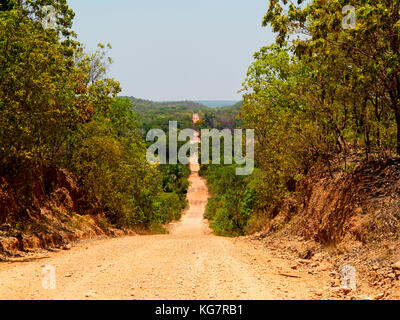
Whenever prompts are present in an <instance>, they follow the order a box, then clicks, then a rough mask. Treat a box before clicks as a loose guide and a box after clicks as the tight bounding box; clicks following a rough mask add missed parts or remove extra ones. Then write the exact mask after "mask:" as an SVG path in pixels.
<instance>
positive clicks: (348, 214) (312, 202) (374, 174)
mask: <svg viewBox="0 0 400 320" xmlns="http://www.w3.org/2000/svg"><path fill="white" fill-rule="evenodd" d="M296 189H297V196H296V197H293V198H291V199H287V200H286V201H285V202H284V203H283V205H281V206H280V208H279V211H278V212H279V214H277V216H276V217H275V218H274V219H273V220H272V222H271V223H270V224H269V231H271V230H274V231H276V230H277V229H279V228H281V227H282V226H289V228H285V229H287V230H286V231H288V232H291V233H295V234H296V235H300V236H302V237H304V238H305V239H306V240H315V241H317V242H319V243H323V244H328V245H333V246H335V245H337V244H338V243H340V242H342V241H344V240H355V241H360V242H363V243H367V242H371V241H376V240H382V239H395V238H399V237H400V159H390V160H369V161H361V160H359V161H354V162H351V163H349V162H348V163H347V166H346V169H344V166H343V165H341V164H340V163H338V164H336V166H334V167H333V166H332V165H331V166H330V167H328V166H326V165H317V166H315V167H314V168H313V169H312V170H310V172H309V173H308V174H307V176H306V177H305V179H303V180H302V181H300V182H298V183H297V186H296Z"/></svg>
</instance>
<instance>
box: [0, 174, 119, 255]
mask: <svg viewBox="0 0 400 320" xmlns="http://www.w3.org/2000/svg"><path fill="white" fill-rule="evenodd" d="M16 172H18V173H16V174H9V175H3V176H1V177H0V254H1V255H2V257H3V258H4V257H8V256H14V255H19V254H20V253H21V252H26V251H32V250H38V249H44V248H57V247H64V246H65V245H66V244H67V243H69V242H72V241H76V240H82V239H88V238H91V237H95V236H105V235H110V236H118V235H124V234H126V233H127V231H122V230H115V229H111V228H110V226H109V225H108V223H107V220H106V219H105V217H104V215H103V214H102V212H101V211H99V209H98V208H101V207H100V206H97V205H96V204H93V203H88V202H87V201H85V200H84V199H85V193H84V191H83V190H82V189H81V188H80V187H79V184H78V182H77V181H76V179H75V177H74V176H73V175H72V174H71V173H70V172H68V171H67V170H64V169H59V168H55V167H51V168H43V167H36V168H29V169H26V170H18V171H16Z"/></svg>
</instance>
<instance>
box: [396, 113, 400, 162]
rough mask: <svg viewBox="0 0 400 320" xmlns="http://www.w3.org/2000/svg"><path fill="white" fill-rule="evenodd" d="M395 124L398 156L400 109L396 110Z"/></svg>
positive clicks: (399, 146) (399, 152) (398, 152)
mask: <svg viewBox="0 0 400 320" xmlns="http://www.w3.org/2000/svg"><path fill="white" fill-rule="evenodd" d="M396 124H397V142H396V152H397V155H399V156H400V110H397V111H396Z"/></svg>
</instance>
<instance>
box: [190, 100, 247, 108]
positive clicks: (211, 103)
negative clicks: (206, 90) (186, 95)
mask: <svg viewBox="0 0 400 320" xmlns="http://www.w3.org/2000/svg"><path fill="white" fill-rule="evenodd" d="M195 102H196V103H199V104H202V105H204V106H206V107H209V108H220V107H230V106H233V105H235V104H237V103H238V102H239V101H233V100H199V101H195Z"/></svg>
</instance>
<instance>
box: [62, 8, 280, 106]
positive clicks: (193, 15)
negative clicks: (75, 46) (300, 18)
mask: <svg viewBox="0 0 400 320" xmlns="http://www.w3.org/2000/svg"><path fill="white" fill-rule="evenodd" d="M68 2H69V4H70V6H71V8H72V9H73V10H74V11H75V13H76V16H75V23H74V30H75V31H76V32H77V33H78V37H79V40H80V41H81V42H83V43H84V44H85V45H86V47H87V49H88V50H89V51H94V50H95V47H96V44H97V43H98V42H102V43H107V42H109V43H111V45H112V46H113V50H112V51H111V52H110V55H111V57H112V58H113V59H114V61H115V63H114V64H113V66H112V68H111V72H110V73H111V75H112V76H113V77H115V78H116V79H117V80H119V81H120V82H121V84H122V88H123V92H122V94H123V95H131V96H135V97H138V98H144V99H152V100H185V99H187V100H240V95H239V94H237V91H238V90H240V88H241V84H242V82H243V80H244V78H245V75H246V71H247V68H248V66H249V65H250V63H251V61H252V57H253V54H254V52H255V51H257V50H258V49H259V48H260V47H262V46H265V45H268V44H270V43H271V42H272V41H273V35H272V33H271V32H270V30H269V29H267V28H263V27H262V26H261V22H262V17H263V16H264V14H265V12H266V10H267V3H268V2H267V1H266V0H113V1H110V0H69V1H68Z"/></svg>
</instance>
